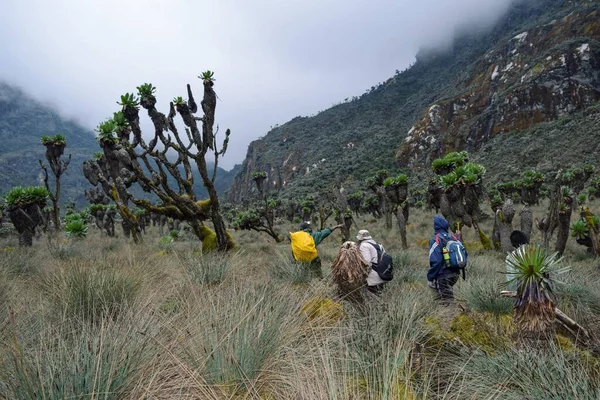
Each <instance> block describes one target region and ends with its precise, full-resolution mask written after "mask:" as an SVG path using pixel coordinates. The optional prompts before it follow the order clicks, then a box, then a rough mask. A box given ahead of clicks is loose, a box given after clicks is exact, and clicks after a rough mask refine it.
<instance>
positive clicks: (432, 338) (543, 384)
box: [0, 204, 600, 399]
mask: <svg viewBox="0 0 600 400" xmlns="http://www.w3.org/2000/svg"><path fill="white" fill-rule="evenodd" d="M592 208H593V209H594V210H595V211H598V205H597V204H593V207H592ZM542 213H543V207H536V208H535V209H534V216H537V217H541V216H542ZM432 217H433V213H432V212H429V211H421V210H415V211H414V212H412V214H411V217H410V221H409V223H410V225H409V227H408V235H409V240H408V241H409V244H410V248H409V249H408V250H406V251H403V250H402V249H401V247H400V240H399V237H398V236H397V232H396V229H395V228H394V229H393V230H392V231H390V232H387V231H386V230H385V229H384V227H383V224H382V221H372V219H371V218H370V217H369V216H364V217H363V216H361V217H359V218H357V223H358V228H360V229H369V230H370V231H371V232H372V234H373V236H374V238H375V239H376V240H377V241H378V242H381V243H383V244H384V246H385V247H386V249H387V250H388V252H389V253H390V254H392V256H393V257H394V261H395V279H394V281H392V282H391V283H390V284H389V285H388V286H387V287H386V289H385V291H384V293H383V295H382V297H381V300H380V301H375V300H372V301H370V302H369V303H367V304H366V305H365V306H363V307H356V306H353V305H351V304H349V303H347V302H345V301H344V300H340V299H337V298H336V288H335V287H334V286H333V285H332V284H331V283H330V281H329V280H328V279H325V280H322V281H318V280H312V281H310V280H309V279H308V278H307V276H306V274H304V273H303V271H300V270H298V268H296V266H295V265H293V264H291V263H290V262H289V258H290V249H289V243H281V244H275V243H273V242H272V241H271V240H270V238H268V237H267V236H266V235H261V234H258V233H255V232H236V233H235V234H234V236H235V238H236V241H237V244H238V251H236V252H233V253H231V254H228V255H207V256H204V257H203V256H202V255H201V254H200V252H199V251H198V247H199V243H197V242H196V241H194V240H183V241H179V242H176V243H174V245H173V247H172V248H171V249H169V251H168V252H167V253H166V254H164V252H161V250H164V249H163V248H161V247H160V246H159V237H158V233H157V231H155V230H154V229H150V231H149V232H148V233H147V234H146V236H145V237H144V243H143V244H141V245H137V246H136V245H132V244H129V243H127V242H126V241H125V240H123V239H119V238H117V239H110V238H106V237H103V236H102V235H101V234H100V232H98V231H96V230H94V229H90V231H91V233H90V235H89V236H88V238H86V239H85V240H81V241H71V240H67V239H65V238H61V239H58V240H54V241H53V242H48V241H47V239H45V238H42V239H41V240H37V241H35V243H34V247H33V248H32V249H19V248H15V246H16V238H8V239H0V398H7V399H180V398H181V399H196V398H197V399H241V398H248V399H496V398H497V399H574V398H582V399H588V398H589V399H598V398H600V382H599V374H600V358H598V348H597V341H596V340H593V341H592V342H591V343H588V344H586V345H583V344H581V345H575V342H576V341H575V339H574V338H573V337H571V336H569V334H568V333H567V332H564V331H562V330H561V329H558V330H557V333H556V335H553V336H552V338H551V339H550V340H549V341H547V342H545V343H543V344H540V345H539V346H535V347H529V346H527V345H524V344H523V343H522V342H521V341H519V340H518V339H517V335H515V326H514V324H513V323H512V318H511V312H512V303H511V300H509V299H502V298H500V297H499V296H498V295H497V294H498V292H499V291H500V290H502V285H501V284H502V282H503V281H504V276H503V275H502V274H501V272H502V271H503V269H504V255H503V254H500V253H496V252H484V251H483V250H480V249H479V247H480V246H479V245H478V244H477V241H476V237H475V235H474V233H473V231H472V230H465V231H464V237H465V241H466V243H467V247H468V248H469V249H470V259H469V264H470V265H469V272H468V275H467V280H466V281H462V280H460V281H459V282H458V284H457V286H456V287H455V294H456V298H457V300H456V304H455V305H453V306H443V305H440V304H437V303H436V302H435V301H434V300H433V298H432V294H431V293H430V291H429V289H428V288H427V287H426V281H425V274H426V272H427V268H428V261H427V245H426V240H427V239H428V238H429V236H430V235H431V234H432ZM574 218H575V216H574ZM332 222H333V221H332ZM518 223H519V221H518V217H515V221H514V222H513V225H514V226H515V227H517V226H518ZM482 226H483V228H484V230H485V232H486V233H487V234H488V235H490V236H491V220H488V221H485V222H483V223H482ZM281 229H282V231H286V230H293V229H294V226H293V225H289V226H286V227H282V228H281ZM357 230H358V229H354V232H353V233H354V234H355V233H356V231H357ZM534 232H535V235H534V238H533V241H537V240H539V232H537V231H536V230H535V229H534ZM340 245H341V238H340V236H339V233H338V232H336V233H334V234H333V235H332V236H331V237H329V238H328V239H326V240H325V242H323V244H322V245H321V246H320V248H319V252H320V255H321V258H322V260H323V267H324V272H325V273H326V274H328V273H329V271H330V265H331V262H332V261H333V259H334V258H335V256H336V254H337V251H338V248H339V246H340ZM564 264H565V265H570V266H571V267H572V270H571V272H569V273H568V274H566V275H564V276H562V277H561V281H563V282H564V283H563V284H562V285H559V287H558V288H557V291H558V300H559V306H560V307H561V309H562V310H563V311H565V312H566V313H567V314H568V315H570V316H571V317H573V318H575V319H576V320H577V321H578V322H579V323H581V324H582V325H584V326H585V327H586V328H588V329H589V330H590V331H591V333H592V335H594V336H595V337H600V336H599V335H600V324H599V322H600V267H599V263H598V262H597V261H595V260H594V259H592V258H588V257H587V255H586V254H585V251H584V249H583V248H582V247H580V246H578V245H577V244H576V243H575V242H574V241H573V240H570V242H569V245H568V249H567V254H566V256H565V260H564Z"/></svg>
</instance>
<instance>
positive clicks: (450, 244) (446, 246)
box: [435, 235, 468, 280]
mask: <svg viewBox="0 0 600 400" xmlns="http://www.w3.org/2000/svg"><path fill="white" fill-rule="evenodd" d="M435 241H436V243H437V244H438V245H440V246H443V247H442V255H443V257H444V262H445V264H446V268H450V269H453V270H457V271H461V272H462V277H463V280H464V279H465V269H466V268H467V257H468V254H467V249H466V248H465V245H464V244H462V242H461V241H460V240H459V239H458V238H457V237H456V236H455V235H451V236H450V239H448V240H446V239H445V238H443V237H440V235H436V237H435ZM442 241H443V242H444V243H443V245H442V243H441V242H442Z"/></svg>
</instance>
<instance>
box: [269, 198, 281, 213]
mask: <svg viewBox="0 0 600 400" xmlns="http://www.w3.org/2000/svg"><path fill="white" fill-rule="evenodd" d="M279 206H281V200H279V199H269V200H267V207H268V209H269V210H271V211H273V210H275V209H276V208H277V207H279Z"/></svg>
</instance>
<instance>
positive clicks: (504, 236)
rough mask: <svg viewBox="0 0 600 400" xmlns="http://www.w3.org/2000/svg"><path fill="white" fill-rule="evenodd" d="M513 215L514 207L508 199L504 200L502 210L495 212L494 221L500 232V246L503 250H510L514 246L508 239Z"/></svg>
mask: <svg viewBox="0 0 600 400" xmlns="http://www.w3.org/2000/svg"><path fill="white" fill-rule="evenodd" d="M514 216H515V207H514V205H513V202H512V200H510V199H508V200H506V201H505V202H504V205H503V206H502V210H498V211H497V212H496V221H497V224H498V229H499V232H500V248H501V249H502V251H503V252H511V251H513V250H514V247H513V245H512V243H511V241H510V234H511V233H512V230H513V229H512V220H513V218H514Z"/></svg>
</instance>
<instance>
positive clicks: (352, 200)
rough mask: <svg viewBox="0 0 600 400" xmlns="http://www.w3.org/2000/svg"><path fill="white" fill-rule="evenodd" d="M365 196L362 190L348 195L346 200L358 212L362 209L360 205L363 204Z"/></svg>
mask: <svg viewBox="0 0 600 400" xmlns="http://www.w3.org/2000/svg"><path fill="white" fill-rule="evenodd" d="M364 197H365V195H364V193H363V192H361V191H360V190H359V191H356V192H354V193H352V194H351V195H349V196H348V199H347V200H346V201H347V203H348V206H349V207H350V209H351V210H352V211H353V212H354V213H356V214H358V212H359V211H360V207H361V205H362V202H363V198H364Z"/></svg>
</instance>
